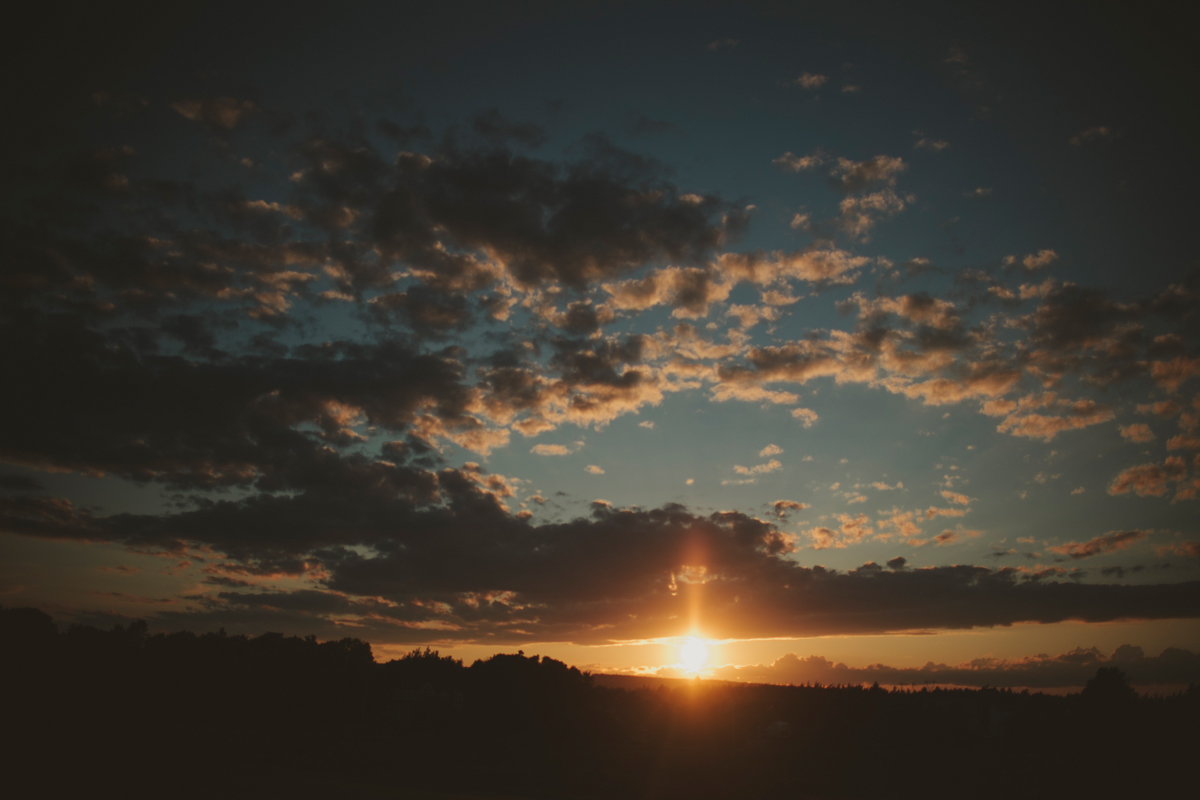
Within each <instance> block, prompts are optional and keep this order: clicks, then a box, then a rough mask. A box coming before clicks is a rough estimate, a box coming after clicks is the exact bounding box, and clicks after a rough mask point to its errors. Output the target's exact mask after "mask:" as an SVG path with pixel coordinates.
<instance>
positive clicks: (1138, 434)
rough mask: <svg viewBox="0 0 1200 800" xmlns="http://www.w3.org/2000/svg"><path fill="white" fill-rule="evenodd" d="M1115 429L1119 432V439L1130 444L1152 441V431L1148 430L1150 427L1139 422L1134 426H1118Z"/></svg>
mask: <svg viewBox="0 0 1200 800" xmlns="http://www.w3.org/2000/svg"><path fill="white" fill-rule="evenodd" d="M1117 429H1118V430H1119V431H1120V432H1121V437H1122V438H1123V439H1125V440H1127V441H1130V442H1137V443H1139V444H1140V443H1141V442H1149V441H1152V440H1153V439H1154V431H1152V430H1150V426H1149V425H1145V424H1143V423H1140V422H1139V423H1136V424H1134V425H1118V426H1117Z"/></svg>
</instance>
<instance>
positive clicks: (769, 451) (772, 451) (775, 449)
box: [758, 444, 783, 458]
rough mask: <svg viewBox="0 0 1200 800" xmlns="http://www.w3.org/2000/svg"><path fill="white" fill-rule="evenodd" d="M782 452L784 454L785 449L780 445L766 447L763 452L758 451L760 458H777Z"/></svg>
mask: <svg viewBox="0 0 1200 800" xmlns="http://www.w3.org/2000/svg"><path fill="white" fill-rule="evenodd" d="M782 452H783V448H782V447H780V446H779V445H777V444H769V445H767V446H766V447H764V448H763V449H762V450H759V451H758V457H759V458H766V457H767V456H777V455H779V454H780V453H782Z"/></svg>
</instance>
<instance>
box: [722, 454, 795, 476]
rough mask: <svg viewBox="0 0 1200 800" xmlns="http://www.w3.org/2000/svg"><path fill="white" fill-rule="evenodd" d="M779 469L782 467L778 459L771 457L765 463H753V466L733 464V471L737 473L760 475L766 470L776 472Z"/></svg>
mask: <svg viewBox="0 0 1200 800" xmlns="http://www.w3.org/2000/svg"><path fill="white" fill-rule="evenodd" d="M780 469H783V464H781V463H779V460H778V459H774V458H772V459H771V460H770V461H768V462H767V463H765V464H755V465H754V466H753V467H743V466H741V465H737V466H734V468H733V471H734V472H736V473H737V474H738V475H761V474H764V473H767V472H776V471H777V470H780Z"/></svg>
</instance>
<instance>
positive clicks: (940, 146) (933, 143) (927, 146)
mask: <svg viewBox="0 0 1200 800" xmlns="http://www.w3.org/2000/svg"><path fill="white" fill-rule="evenodd" d="M949 146H950V143H949V142H944V141H941V140H940V139H931V138H929V137H927V136H923V135H922V136H920V138H919V139H917V141H916V143H915V144H914V145H913V147H914V148H916V149H917V150H932V151H933V152H935V153H940V152H942V151H943V150H945V149H946V148H947V147H949Z"/></svg>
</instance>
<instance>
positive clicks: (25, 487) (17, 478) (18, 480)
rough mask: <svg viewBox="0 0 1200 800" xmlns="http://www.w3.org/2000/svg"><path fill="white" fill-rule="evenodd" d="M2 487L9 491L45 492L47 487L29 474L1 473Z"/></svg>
mask: <svg viewBox="0 0 1200 800" xmlns="http://www.w3.org/2000/svg"><path fill="white" fill-rule="evenodd" d="M0 489H3V490H5V491H9V492H44V491H46V490H45V487H43V486H42V484H40V483H38V482H37V481H36V480H34V479H33V478H30V477H29V476H28V475H0Z"/></svg>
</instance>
